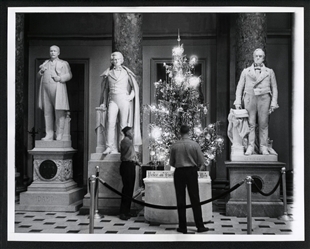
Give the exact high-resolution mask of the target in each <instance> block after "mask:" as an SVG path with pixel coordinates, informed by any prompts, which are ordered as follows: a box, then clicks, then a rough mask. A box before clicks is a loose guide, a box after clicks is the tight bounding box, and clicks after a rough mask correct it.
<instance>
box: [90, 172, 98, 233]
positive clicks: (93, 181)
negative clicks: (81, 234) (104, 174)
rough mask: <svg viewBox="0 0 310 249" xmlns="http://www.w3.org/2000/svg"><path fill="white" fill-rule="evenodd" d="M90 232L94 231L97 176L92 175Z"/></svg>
mask: <svg viewBox="0 0 310 249" xmlns="http://www.w3.org/2000/svg"><path fill="white" fill-rule="evenodd" d="M89 180H90V205H89V233H94V213H95V184H96V176H95V175H92V176H91V177H90V179H89Z"/></svg>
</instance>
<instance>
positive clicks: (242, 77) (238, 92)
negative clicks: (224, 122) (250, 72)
mask: <svg viewBox="0 0 310 249" xmlns="http://www.w3.org/2000/svg"><path fill="white" fill-rule="evenodd" d="M245 70H246V69H244V70H243V71H242V73H241V75H240V79H239V82H238V85H237V90H236V100H235V102H234V106H235V107H236V109H241V98H242V95H243V89H244V86H245V78H246V77H245V74H246V73H245Z"/></svg>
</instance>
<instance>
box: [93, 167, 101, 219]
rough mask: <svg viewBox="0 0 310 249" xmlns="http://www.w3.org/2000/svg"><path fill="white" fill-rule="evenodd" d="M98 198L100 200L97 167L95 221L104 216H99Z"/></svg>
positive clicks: (97, 168) (97, 170)
mask: <svg viewBox="0 0 310 249" xmlns="http://www.w3.org/2000/svg"><path fill="white" fill-rule="evenodd" d="M98 198H99V166H96V187H95V205H94V207H95V214H94V218H95V219H100V218H102V216H101V215H100V214H99V211H98Z"/></svg>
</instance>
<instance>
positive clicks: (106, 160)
mask: <svg viewBox="0 0 310 249" xmlns="http://www.w3.org/2000/svg"><path fill="white" fill-rule="evenodd" d="M120 165H121V161H120V154H119V153H117V154H109V155H107V156H105V155H102V153H94V154H92V155H91V160H90V161H89V162H88V177H90V176H91V175H96V166H99V177H100V179H102V180H103V181H105V182H106V183H107V184H109V185H110V186H111V187H113V188H114V189H116V190H117V191H119V192H122V188H123V183H122V177H121V175H120V173H119V167H120ZM139 179H140V171H139V167H136V181H135V188H134V193H133V198H135V199H138V200H142V197H141V191H142V189H141V187H140V186H139ZM120 205H121V196H120V195H118V194H116V193H114V192H113V191H111V190H109V189H108V188H107V187H105V186H104V185H103V184H101V183H99V193H98V210H99V212H100V213H101V214H109V215H117V214H119V209H120ZM89 207H90V194H89V191H88V193H87V194H86V195H85V196H84V199H83V207H82V208H81V209H80V213H81V214H86V213H89ZM131 209H132V210H133V212H135V211H138V210H141V209H142V207H141V206H140V205H138V204H136V203H134V202H132V203H131Z"/></svg>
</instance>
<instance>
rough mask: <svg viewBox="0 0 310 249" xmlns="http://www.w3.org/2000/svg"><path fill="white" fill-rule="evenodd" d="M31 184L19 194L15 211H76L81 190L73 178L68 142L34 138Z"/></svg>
mask: <svg viewBox="0 0 310 249" xmlns="http://www.w3.org/2000/svg"><path fill="white" fill-rule="evenodd" d="M29 153H30V154H32V155H33V158H34V161H33V183H32V184H31V185H30V186H29V187H28V190H27V191H26V192H23V193H21V194H20V203H19V205H16V210H29V211H77V210H78V208H79V207H80V206H81V205H82V198H83V195H84V191H83V189H82V188H78V187H77V184H76V183H75V182H74V181H73V179H72V176H73V171H72V157H73V154H74V153H76V150H74V149H73V148H72V147H71V141H41V140H40V141H36V142H35V148H34V149H33V150H30V151H29Z"/></svg>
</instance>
